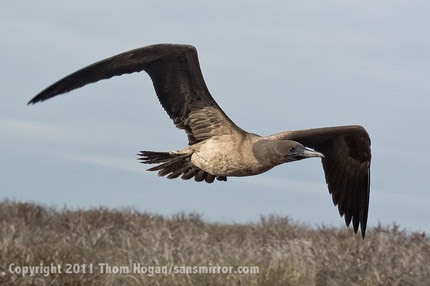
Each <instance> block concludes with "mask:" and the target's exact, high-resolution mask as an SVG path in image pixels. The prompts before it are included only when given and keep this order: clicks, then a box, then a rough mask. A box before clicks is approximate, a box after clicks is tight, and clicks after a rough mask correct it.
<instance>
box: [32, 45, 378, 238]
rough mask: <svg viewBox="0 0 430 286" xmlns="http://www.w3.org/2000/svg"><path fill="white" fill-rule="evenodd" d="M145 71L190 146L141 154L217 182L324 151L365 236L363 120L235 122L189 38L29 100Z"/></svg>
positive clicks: (85, 73) (81, 74)
mask: <svg viewBox="0 0 430 286" xmlns="http://www.w3.org/2000/svg"><path fill="white" fill-rule="evenodd" d="M140 71H145V72H147V73H148V74H149V76H150V77H151V79H152V82H153V85H154V88H155V91H156V94H157V96H158V99H159V101H160V103H161V105H162V106H163V108H164V109H165V111H166V112H167V114H168V115H169V117H170V118H171V119H172V120H173V123H174V124H175V125H176V127H177V128H179V129H183V130H185V132H186V134H187V135H188V146H186V147H185V148H183V149H182V150H179V151H168V152H154V151H141V152H140V153H139V154H138V155H139V157H140V158H139V160H140V161H141V162H142V163H145V164H156V165H155V166H153V167H151V168H149V169H148V171H158V175H159V176H166V175H167V178H169V179H172V178H177V177H181V178H182V179H185V180H187V179H191V178H194V180H195V181H197V182H200V181H206V182H208V183H212V182H213V181H214V180H215V179H217V180H219V181H227V177H230V176H252V175H257V174H261V173H263V172H266V171H268V170H270V169H272V168H273V167H275V166H277V165H280V164H283V163H288V162H293V161H299V160H302V159H306V158H312V157H317V158H321V160H322V165H323V169H324V173H325V180H326V183H327V185H328V190H329V192H330V194H331V195H332V199H333V203H334V204H335V205H337V206H338V210H339V213H340V215H341V216H345V223H346V225H347V226H349V225H350V223H351V221H352V224H353V228H354V231H355V233H357V231H358V229H359V226H360V228H361V234H362V237H363V238H364V236H365V233H366V225H367V215H368V207H369V196H370V161H371V150H370V138H369V135H368V133H367V132H366V130H365V129H364V128H363V127H361V126H359V125H352V126H338V127H326V128H315V129H305V130H296V131H284V132H280V133H277V134H274V135H270V136H260V135H257V134H254V133H248V132H246V131H245V130H243V129H241V128H240V127H238V126H237V125H236V124H235V123H234V122H233V121H232V120H231V119H230V118H229V117H228V116H227V115H226V114H225V113H224V111H223V110H222V109H221V108H220V107H219V105H218V104H217V103H216V102H215V100H214V99H213V97H212V96H211V94H210V93H209V90H208V88H207V87H206V84H205V81H204V79H203V75H202V72H201V69H200V64H199V60H198V57H197V50H196V49H195V47H193V46H190V45H178V44H159V45H151V46H146V47H143V48H138V49H134V50H131V51H128V52H125V53H121V54H118V55H116V56H113V57H110V58H107V59H105V60H102V61H99V62H96V63H94V64H92V65H89V66H87V67H85V68H83V69H80V70H78V71H76V72H74V73H72V74H70V75H68V76H66V77H64V78H63V79H61V80H59V81H57V82H56V83H54V84H52V85H51V86H49V87H47V88H46V89H45V90H43V91H42V92H40V93H39V94H38V95H36V96H35V97H34V98H33V99H31V100H30V101H29V102H28V104H34V103H37V102H41V101H45V100H47V99H49V98H51V97H54V96H56V95H59V94H63V93H67V92H69V91H71V90H74V89H77V88H80V87H83V86H85V85H87V84H90V83H95V82H97V81H99V80H103V79H109V78H111V77H113V76H120V75H122V74H130V73H134V72H140Z"/></svg>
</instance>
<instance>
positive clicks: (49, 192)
mask: <svg viewBox="0 0 430 286" xmlns="http://www.w3.org/2000/svg"><path fill="white" fill-rule="evenodd" d="M428 11H430V3H428V2H425V1H388V0H386V1H376V2H375V1H274V2H267V1H260V2H255V1H254V2H253V3H252V4H251V3H249V1H234V2H232V1H216V4H212V3H211V2H206V1H185V2H184V1H181V2H178V1H153V3H149V2H148V1H121V2H118V1H80V0H77V1H73V2H70V3H57V2H55V1H31V2H27V3H25V4H23V3H22V2H17V1H9V2H7V1H3V3H2V4H1V9H0V23H1V25H0V43H1V44H0V49H1V53H0V62H1V64H0V77H1V79H2V84H1V85H0V100H1V101H0V102H1V105H0V136H1V141H0V142H1V143H0V144H1V145H0V147H1V148H0V156H1V161H0V170H1V180H0V192H1V193H0V199H5V198H9V199H15V200H19V201H30V202H38V203H42V204H46V205H54V206H57V207H63V206H64V205H67V206H69V207H73V208H75V207H89V206H99V205H104V206H109V207H130V206H131V207H135V208H137V209H139V210H142V211H143V210H146V211H150V212H154V213H160V214H173V213H176V212H178V211H186V212H191V211H195V212H198V213H202V214H203V215H204V217H205V218H206V219H208V220H212V221H213V220H215V221H226V222H247V221H255V220H257V219H258V218H259V216H260V215H267V214H281V215H288V216H290V217H291V218H293V219H294V220H296V221H300V222H304V223H307V224H309V225H311V226H319V225H322V224H324V225H331V226H342V227H343V224H344V223H343V218H340V217H339V215H338V211H337V208H335V207H334V206H333V204H332V201H331V197H330V196H329V194H328V191H327V188H326V185H325V183H324V177H323V170H322V167H321V163H320V161H319V160H317V159H313V160H312V159H309V160H304V161H300V162H297V163H292V164H287V165H283V166H280V167H277V168H275V169H273V170H272V171H269V172H267V173H265V174H263V175H260V176H255V177H248V178H229V180H228V182H226V183H224V182H215V183H213V184H211V185H209V184H206V183H195V182H194V181H183V180H180V179H177V180H167V179H165V178H159V177H157V175H156V174H155V173H147V172H145V169H146V168H147V166H143V165H141V164H139V163H138V162H137V160H136V153H137V152H138V151H139V150H160V151H163V150H169V149H170V150H175V149H182V148H183V147H184V146H185V145H186V143H187V141H186V136H185V134H184V133H183V132H182V131H180V130H177V129H176V128H175V127H174V125H173V124H172V122H171V121H170V120H169V118H168V116H167V115H166V113H165V112H164V110H163V109H162V108H161V106H160V105H159V103H158V100H157V98H156V96H155V92H154V90H153V88H152V83H151V81H150V79H149V77H148V76H147V75H146V74H145V73H141V74H133V75H131V76H123V77H119V78H115V79H111V80H109V81H103V82H99V83H97V84H94V85H91V86H87V87H85V88H83V89H80V90H77V91H74V92H72V93H70V94H67V95H63V96H60V97H58V98H55V99H53V100H50V101H48V102H45V103H42V104H37V105H35V106H27V105H26V103H27V101H28V100H30V99H31V98H32V97H33V96H34V95H35V94H37V93H38V92H39V91H41V90H42V89H44V88H45V87H47V86H48V85H50V84H52V83H53V82H55V81H56V80H58V79H60V78H62V77H63V76H66V75H68V74H69V73H71V72H74V71H75V70H77V69H79V68H82V67H84V66H86V65H88V64H91V63H93V62H95V61H98V60H101V59H103V58H106V57H109V56H112V55H114V54H117V53H120V52H124V51H127V50H130V49H133V48H137V47H141V46H144V45H148V44H155V43H163V42H170V43H187V44H192V45H194V46H196V47H197V49H198V52H199V57H200V63H201V67H202V70H203V74H204V77H205V80H206V82H207V85H208V87H209V90H210V91H211V93H212V95H213V97H214V98H215V99H216V100H217V102H218V104H219V105H220V106H221V107H222V108H223V109H224V111H225V112H226V113H227V114H228V115H229V116H230V118H232V119H233V120H234V121H235V122H236V123H237V124H238V125H239V126H241V127H242V128H243V129H245V130H247V131H249V132H254V133H259V134H262V135H267V134H271V133H275V132H278V131H282V130H289V129H302V128H312V127H323V126H336V125H347V124H360V125H363V126H364V127H366V129H367V130H368V132H369V134H370V136H371V139H372V151H373V161H372V167H371V171H372V187H371V201H370V211H369V225H370V226H375V225H377V224H378V223H382V224H391V223H392V222H397V223H399V224H400V225H401V226H402V227H405V228H407V229H410V230H426V231H430V223H429V218H430V183H429V180H428V178H427V176H428V175H429V171H430V167H429V166H430V151H429V149H428V148H430V134H429V131H430V130H429V123H430V112H429V110H430V18H429V17H428Z"/></svg>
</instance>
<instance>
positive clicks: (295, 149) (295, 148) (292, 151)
mask: <svg viewBox="0 0 430 286" xmlns="http://www.w3.org/2000/svg"><path fill="white" fill-rule="evenodd" d="M289 151H290V153H296V151H297V147H290V149H289Z"/></svg>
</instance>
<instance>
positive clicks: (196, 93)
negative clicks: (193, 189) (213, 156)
mask: <svg viewBox="0 0 430 286" xmlns="http://www.w3.org/2000/svg"><path fill="white" fill-rule="evenodd" d="M143 70H144V71H146V72H147V73H148V74H149V76H150V77H151V79H152V81H153V84H154V88H155V91H156V93H157V96H158V99H159V100H160V103H161V105H162V106H163V108H164V109H165V110H166V112H167V113H168V115H169V116H170V118H171V119H172V120H173V122H174V123H175V125H176V126H177V127H178V128H180V129H184V130H185V131H186V132H187V134H188V141H189V144H190V145H191V144H194V143H197V142H199V141H202V140H205V139H207V138H209V137H211V136H214V135H222V134H231V133H234V132H243V130H242V129H240V128H239V127H238V126H236V125H235V124H234V123H233V122H232V121H231V120H230V119H229V118H228V116H227V115H226V114H225V113H224V112H223V110H222V109H221V108H220V107H219V106H218V104H217V103H216V102H215V100H214V99H213V98H212V96H211V95H210V93H209V90H208V88H207V87H206V84H205V81H204V79H203V75H202V72H201V70H200V65H199V61H198V57H197V51H196V49H195V48H194V47H193V46H189V45H175V44H159V45H152V46H146V47H143V48H139V49H135V50H131V51H128V52H125V53H121V54H119V55H116V56H113V57H110V58H107V59H105V60H102V61H99V62H97V63H94V64H92V65H89V66H87V67H85V68H83V69H80V70H78V71H76V72H74V73H72V74H70V75H68V76H66V77H65V78H63V79H61V80H59V81H57V82H56V83H54V84H53V85H51V86H49V87H47V88H46V89H45V90H43V91H42V92H40V93H39V94H38V95H36V96H35V97H34V98H33V99H31V100H30V101H29V103H28V104H34V103H37V102H41V101H45V100H47V99H49V98H51V97H54V96H56V95H59V94H63V93H66V92H69V91H72V90H74V89H77V88H80V87H83V86H85V85H87V84H90V83H95V82H97V81H99V80H103V79H109V78H111V77H113V76H120V75H123V74H129V73H134V72H140V71H143Z"/></svg>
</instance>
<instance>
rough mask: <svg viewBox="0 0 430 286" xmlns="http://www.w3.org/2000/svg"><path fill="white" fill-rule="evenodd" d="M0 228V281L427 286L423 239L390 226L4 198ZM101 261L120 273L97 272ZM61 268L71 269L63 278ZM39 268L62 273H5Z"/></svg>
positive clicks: (429, 265)
mask: <svg viewBox="0 0 430 286" xmlns="http://www.w3.org/2000/svg"><path fill="white" fill-rule="evenodd" d="M0 224H1V225H0V250H1V256H0V284H1V285H7V284H13V285H31V284H34V285H142V284H145V285H429V283H430V282H429V281H430V240H429V238H427V237H425V235H423V234H421V233H406V232H405V231H402V230H400V229H399V228H398V227H397V226H390V227H383V226H379V227H377V228H373V229H370V230H369V232H368V233H367V235H366V239H365V240H363V239H362V238H361V236H360V235H355V234H353V232H352V231H351V230H349V229H344V228H342V229H335V228H326V227H321V228H319V229H311V228H309V227H306V226H304V225H299V224H296V223H292V222H291V221H290V220H289V219H288V218H285V217H278V216H273V217H262V218H261V220H260V221H259V222H258V223H250V224H245V225H241V224H235V225H227V224H219V223H207V222H204V221H203V220H202V219H201V217H200V216H199V215H196V214H183V213H180V214H177V215H175V216H173V217H171V218H165V217H162V216H158V215H152V214H148V213H141V212H137V211H135V210H131V209H124V210H109V209H106V208H97V209H91V210H68V209H63V210H58V209H54V208H49V207H42V206H40V205H35V204H30V203H17V202H10V201H4V202H1V203H0ZM12 263H13V264H12ZM100 263H108V264H109V266H111V267H112V268H111V269H110V270H111V271H112V272H127V271H125V270H128V273H102V271H101V266H100ZM134 263H140V266H141V267H143V268H140V269H141V271H147V272H149V271H150V270H151V268H149V266H153V267H162V266H165V268H170V267H173V266H175V267H181V266H191V267H193V266H196V267H198V266H208V265H209V266H227V267H228V266H231V267H232V269H233V272H234V271H236V270H238V269H239V268H238V267H240V266H245V267H244V268H242V270H246V271H250V272H252V271H254V272H255V271H256V270H258V273H248V274H239V273H211V274H198V273H188V274H187V273H176V274H161V273H159V274H153V275H149V273H138V272H137V271H136V269H133V268H132V265H134ZM68 264H70V265H71V266H70V269H69V270H70V271H72V272H73V267H75V270H76V271H75V272H78V273H74V274H67V273H64V272H65V271H66V268H67V267H68ZM83 264H85V266H82V265H83ZM41 265H42V266H49V265H53V266H58V265H60V266H61V267H62V268H61V271H62V273H54V272H55V271H54V272H53V273H48V274H47V275H46V276H44V274H35V275H33V276H29V274H27V275H26V276H23V275H22V274H19V273H11V270H12V272H19V271H23V269H24V268H23V267H24V266H41ZM90 266H92V267H93V268H92V272H93V273H88V272H91V271H90V270H91V269H90V268H89V267H90ZM123 266H126V267H123ZM146 266H148V268H145V267H146ZM115 267H116V268H115ZM127 267H128V269H127ZM142 269H143V270H142ZM178 269H184V268H178ZM202 269H205V268H202ZM206 269H208V268H206ZM224 269H226V268H224ZM84 270H85V272H87V273H82V272H83V271H84ZM105 270H107V269H106V268H105ZM152 270H155V271H156V269H155V268H152ZM57 272H58V271H57ZM105 272H106V271H105Z"/></svg>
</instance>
